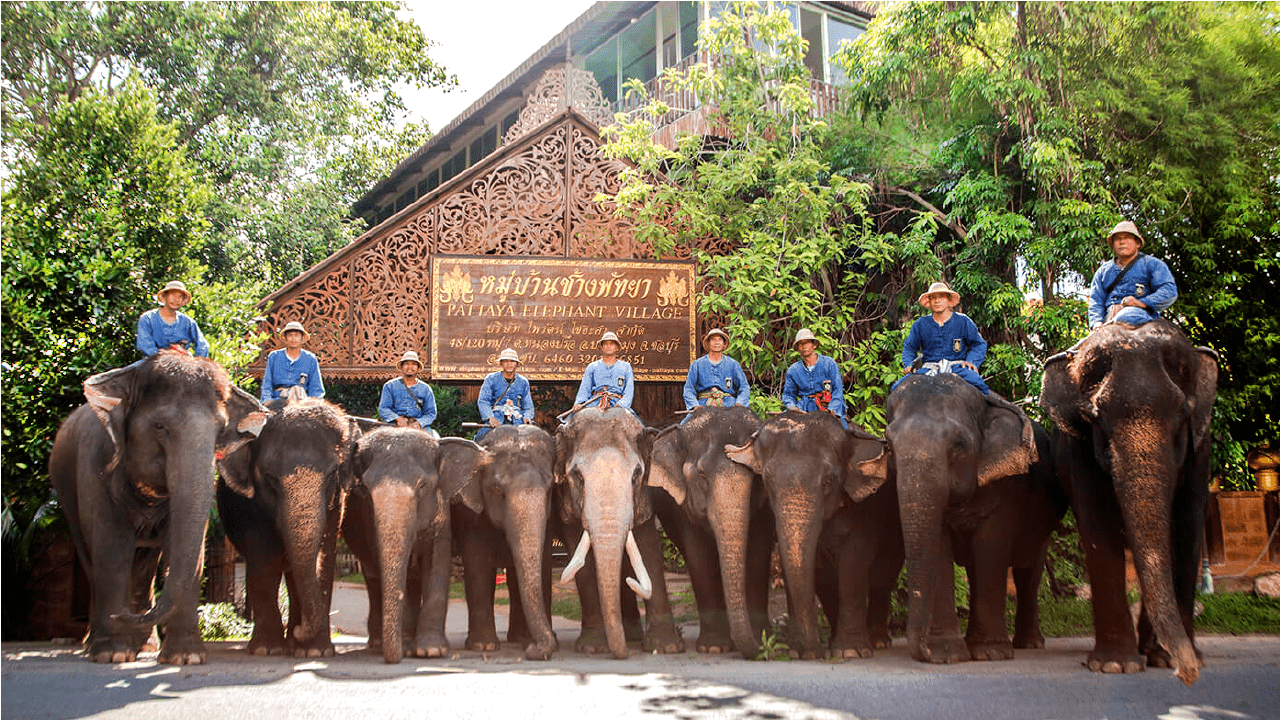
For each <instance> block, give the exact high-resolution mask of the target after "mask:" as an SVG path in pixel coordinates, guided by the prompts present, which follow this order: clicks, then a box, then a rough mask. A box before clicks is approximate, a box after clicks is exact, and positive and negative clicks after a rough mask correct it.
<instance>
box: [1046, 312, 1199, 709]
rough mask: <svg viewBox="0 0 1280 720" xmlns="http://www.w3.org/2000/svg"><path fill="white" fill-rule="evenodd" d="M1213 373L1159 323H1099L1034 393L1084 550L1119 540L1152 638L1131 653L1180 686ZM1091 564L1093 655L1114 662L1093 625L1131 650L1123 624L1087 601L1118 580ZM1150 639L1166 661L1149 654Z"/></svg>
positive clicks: (1053, 362)
mask: <svg viewBox="0 0 1280 720" xmlns="http://www.w3.org/2000/svg"><path fill="white" fill-rule="evenodd" d="M1217 377H1218V369H1217V363H1216V359H1215V357H1213V356H1212V354H1211V351H1200V350H1199V349H1197V348H1193V347H1192V345H1191V343H1189V342H1188V341H1187V339H1186V338H1185V337H1184V336H1183V335H1182V333H1181V332H1179V331H1178V330H1177V329H1175V328H1174V327H1173V326H1172V325H1170V324H1169V323H1168V322H1166V321H1155V322H1150V323H1146V324H1144V325H1141V326H1139V327H1136V328H1134V327H1132V326H1129V325H1126V324H1110V325H1104V326H1102V327H1100V328H1098V329H1097V330H1095V331H1094V332H1093V333H1092V334H1090V335H1089V337H1088V338H1086V339H1085V340H1084V341H1083V342H1082V343H1081V344H1080V345H1079V346H1078V347H1077V348H1076V349H1075V350H1074V351H1073V352H1070V353H1063V354H1060V355H1057V356H1055V357H1053V358H1050V359H1049V360H1048V361H1047V362H1046V363H1045V371H1044V390H1043V394H1042V396H1041V404H1042V406H1043V407H1044V409H1045V410H1046V411H1047V412H1048V413H1049V416H1050V417H1051V418H1052V419H1053V421H1054V423H1055V424H1056V426H1057V436H1056V437H1057V438H1059V439H1060V440H1061V443H1062V446H1063V447H1064V448H1065V453H1064V452H1062V451H1058V450H1057V449H1055V454H1056V455H1057V459H1058V472H1059V476H1060V477H1062V478H1063V479H1064V482H1065V484H1067V485H1068V486H1069V487H1070V492H1071V495H1072V504H1073V506H1075V508H1076V515H1077V518H1079V519H1080V523H1081V534H1082V540H1084V541H1085V542H1084V544H1085V547H1086V549H1088V548H1090V547H1095V548H1102V547H1104V546H1106V547H1108V548H1109V552H1110V554H1111V555H1112V556H1115V555H1117V554H1119V553H1120V552H1121V551H1122V549H1123V547H1122V546H1121V545H1120V543H1123V542H1127V543H1128V545H1129V547H1130V549H1131V550H1132V551H1133V558H1134V565H1135V567H1136V570H1137V573H1138V580H1139V582H1140V584H1141V587H1142V610H1143V622H1144V623H1145V622H1149V623H1150V625H1151V626H1153V628H1154V638H1150V637H1148V638H1142V640H1143V641H1144V642H1143V643H1142V644H1143V645H1144V647H1143V650H1144V652H1146V653H1147V655H1148V658H1149V659H1150V660H1152V661H1153V664H1161V663H1162V662H1165V661H1171V664H1172V665H1173V666H1174V667H1176V668H1177V676H1178V677H1179V678H1180V679H1182V680H1183V681H1184V682H1186V683H1187V684H1191V683H1193V682H1195V680H1196V678H1197V676H1198V674H1199V666H1200V662H1199V660H1198V659H1197V656H1196V651H1195V644H1194V636H1193V634H1192V632H1193V626H1192V623H1191V606H1192V604H1193V602H1194V583H1195V575H1196V571H1197V569H1198V568H1199V563H1200V552H1201V543H1202V541H1203V537H1202V535H1203V533H1202V530H1201V529H1202V528H1203V524H1204V506H1205V503H1206V502H1207V492H1208V490H1207V487H1208V479H1209V472H1210V451H1211V445H1212V438H1211V435H1210V432H1209V424H1210V418H1211V416H1212V414H1213V401H1214V396H1215V392H1216V384H1217ZM1112 498H1114V500H1113V499H1112ZM1117 502H1118V507H1115V505H1116V503H1117ZM1117 515H1118V517H1116V516H1117ZM1108 517H1109V518H1111V519H1112V524H1114V523H1115V522H1117V521H1122V522H1123V535H1122V536H1121V535H1119V534H1117V532H1116V531H1118V530H1119V528H1118V527H1112V528H1108V527H1106V524H1107V522H1106V519H1107V518H1108ZM1094 518H1098V520H1097V522H1095V521H1094ZM1096 556H1097V558H1099V559H1094V557H1090V560H1089V565H1090V580H1091V582H1092V583H1093V585H1094V588H1095V589H1094V597H1095V601H1094V614H1095V626H1097V627H1098V633H1099V634H1098V638H1099V641H1098V647H1096V648H1095V656H1097V657H1099V658H1100V659H1099V662H1100V663H1105V662H1109V661H1110V660H1113V659H1115V658H1111V659H1108V658H1107V657H1106V654H1107V653H1108V652H1109V651H1111V650H1114V649H1115V647H1110V648H1108V647H1104V646H1108V645H1111V646H1114V645H1115V643H1113V642H1111V641H1110V640H1108V639H1106V638H1104V637H1103V634H1102V633H1103V630H1102V627H1103V626H1104V625H1108V624H1110V623H1116V624H1117V625H1120V626H1122V625H1127V627H1123V628H1122V627H1116V628H1112V630H1113V632H1114V634H1115V635H1117V636H1120V635H1122V634H1123V635H1127V636H1128V637H1129V638H1130V640H1129V642H1132V640H1131V638H1132V625H1131V623H1128V622H1127V620H1122V619H1118V618H1111V617H1102V616H1103V615H1106V616H1112V615H1116V613H1115V612H1114V611H1112V610H1110V609H1104V608H1103V607H1102V605H1101V603H1104V602H1109V603H1110V604H1112V605H1114V604H1116V602H1117V601H1116V600H1115V599H1111V600H1107V599H1105V598H1099V597H1098V595H1099V588H1102V587H1108V588H1109V587H1111V586H1115V585H1119V586H1120V587H1121V588H1122V582H1121V583H1116V582H1114V580H1110V579H1107V578H1104V577H1100V576H1098V577H1095V573H1097V574H1099V575H1101V574H1102V573H1103V572H1104V571H1105V572H1107V573H1109V574H1114V572H1115V571H1114V569H1113V568H1114V566H1115V563H1110V564H1106V563H1104V561H1103V560H1101V559H1100V558H1101V557H1102V553H1101V551H1099V552H1098V553H1096ZM1118 592H1120V591H1118ZM1113 594H1114V593H1113ZM1157 641H1158V643H1159V644H1160V645H1163V646H1164V648H1165V649H1166V650H1167V652H1168V653H1169V655H1170V656H1171V658H1168V659H1166V658H1163V657H1161V656H1160V651H1159V650H1158V647H1157V645H1156V642H1157ZM1118 661H1119V662H1124V661H1123V659H1120V660H1118ZM1094 664H1095V663H1094V662H1093V659H1092V658H1091V662H1090V665H1094Z"/></svg>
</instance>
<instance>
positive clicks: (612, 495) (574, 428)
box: [555, 407, 660, 658]
mask: <svg viewBox="0 0 1280 720" xmlns="http://www.w3.org/2000/svg"><path fill="white" fill-rule="evenodd" d="M655 434H656V432H655V431H653V430H651V429H649V428H646V427H645V426H644V425H643V424H642V423H641V422H640V420H639V419H637V418H636V417H635V415H633V414H632V413H631V411H629V410H627V409H625V408H617V407H615V408H609V409H607V410H600V409H599V408H595V407H591V408H587V409H585V410H582V411H579V412H578V413H577V414H575V415H574V417H573V419H572V420H571V421H570V422H569V423H567V424H566V425H563V426H562V427H561V428H560V429H559V431H558V432H557V433H556V463H555V475H556V483H557V484H559V485H560V486H561V487H562V490H561V498H562V510H561V511H562V513H564V514H565V515H567V516H569V517H571V518H573V519H575V520H580V521H581V523H582V527H583V533H582V538H581V539H580V540H579V542H578V545H577V549H576V551H575V552H574V555H573V557H572V559H571V560H570V562H569V565H568V566H567V567H566V568H565V570H564V573H563V574H562V575H561V579H560V581H561V582H562V583H565V582H568V581H569V580H570V579H572V578H573V576H574V575H575V574H576V573H577V572H578V570H580V569H581V568H582V566H583V565H584V564H585V562H586V555H587V551H588V550H594V551H595V560H596V573H597V578H598V583H599V588H600V600H601V612H602V614H603V617H604V623H605V636H606V638H607V642H608V646H609V650H610V652H612V653H613V655H614V657H617V658H625V657H626V656H627V645H626V639H625V636H624V633H623V628H622V608H621V596H620V594H619V579H620V577H621V574H622V553H623V549H624V548H625V549H626V552H627V557H628V558H629V559H630V560H631V565H632V568H633V569H634V570H635V572H636V576H637V579H633V578H627V585H628V586H629V587H630V588H631V589H632V590H633V591H635V592H636V594H638V595H640V596H641V597H644V598H646V599H647V598H648V597H649V595H650V593H651V592H652V585H651V583H650V580H649V576H648V572H647V569H646V568H645V565H644V562H643V560H641V557H640V551H639V548H638V547H637V545H636V540H635V537H634V535H633V534H632V528H633V527H634V526H635V525H639V524H641V523H644V522H647V521H648V520H649V518H650V517H651V516H652V514H653V508H652V506H651V504H650V502H649V497H648V494H647V489H646V485H645V482H644V479H645V470H646V462H645V460H646V458H647V457H648V456H649V454H650V452H651V450H652V444H653V436H654V435H655ZM658 570H660V568H659V569H658Z"/></svg>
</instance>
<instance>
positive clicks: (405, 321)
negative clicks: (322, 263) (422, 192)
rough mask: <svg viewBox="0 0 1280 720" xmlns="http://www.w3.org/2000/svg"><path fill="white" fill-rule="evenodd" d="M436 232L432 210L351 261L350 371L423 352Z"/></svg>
mask: <svg viewBox="0 0 1280 720" xmlns="http://www.w3.org/2000/svg"><path fill="white" fill-rule="evenodd" d="M434 226H435V207H430V208H428V209H427V210H426V211H424V212H422V213H420V214H418V215H416V216H414V217H413V218H412V219H410V221H409V222H408V223H406V224H405V225H404V226H403V227H401V228H399V229H397V230H396V231H395V232H392V233H390V234H388V235H385V236H384V237H382V238H380V239H378V240H377V241H375V242H373V243H371V244H370V245H369V246H368V247H367V248H365V249H364V250H362V251H361V252H360V253H359V254H358V255H356V256H355V257H354V258H353V259H352V261H351V267H352V271H353V272H352V274H351V286H352V297H353V298H355V299H357V300H358V301H357V302H353V303H352V305H351V318H352V323H353V328H352V330H353V332H352V353H351V354H352V362H351V363H350V364H351V365H357V366H361V365H362V366H375V367H376V366H394V365H395V364H396V361H397V360H399V359H400V356H401V355H402V354H404V351H406V350H416V351H417V352H418V353H422V352H424V351H425V349H426V348H427V344H428V339H429V338H428V333H427V318H428V317H429V312H430V309H431V283H430V269H431V251H432V249H433V244H432V237H434V235H435V232H434V230H435V227H434Z"/></svg>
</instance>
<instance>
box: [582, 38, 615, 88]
mask: <svg viewBox="0 0 1280 720" xmlns="http://www.w3.org/2000/svg"><path fill="white" fill-rule="evenodd" d="M582 67H583V69H585V70H588V71H590V72H591V74H592V75H594V76H595V77H596V82H597V83H598V84H599V85H600V90H601V92H603V93H604V96H605V98H607V99H608V100H609V102H611V103H612V102H617V100H618V41H617V39H616V38H610V39H608V40H606V41H605V43H604V44H603V45H601V46H600V47H598V48H596V50H595V52H593V53H591V54H590V55H588V56H587V59H586V61H585V62H583V65H582Z"/></svg>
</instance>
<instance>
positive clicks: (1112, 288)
mask: <svg viewBox="0 0 1280 720" xmlns="http://www.w3.org/2000/svg"><path fill="white" fill-rule="evenodd" d="M1142 243H1143V239H1142V235H1141V234H1140V233H1139V232H1138V227H1137V226H1136V225H1134V224H1133V223H1132V222H1129V221H1128V220H1125V221H1123V222H1121V223H1119V224H1118V225H1116V226H1115V228H1114V229H1112V231H1111V234H1110V235H1108V236H1107V244H1108V245H1110V246H1111V252H1113V253H1114V254H1115V259H1114V260H1108V261H1106V262H1104V263H1103V264H1102V267H1100V268H1098V272H1096V273H1094V275H1093V283H1092V284H1091V285H1090V288H1089V329H1090V330H1093V329H1094V328H1096V327H1098V326H1099V325H1102V324H1103V323H1108V322H1123V323H1128V324H1130V325H1142V324H1143V323H1146V322H1150V321H1152V320H1155V319H1156V318H1158V317H1160V313H1162V312H1164V311H1165V310H1167V309H1168V308H1169V306H1170V305H1172V304H1173V301H1174V300H1176V299H1177V298H1178V285H1177V283H1175V282H1174V280H1173V273H1171V272H1169V266H1168V265H1165V264H1164V261H1162V260H1159V259H1157V258H1153V257H1151V256H1150V255H1143V254H1142V253H1140V252H1138V250H1139V248H1141V247H1142Z"/></svg>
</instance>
